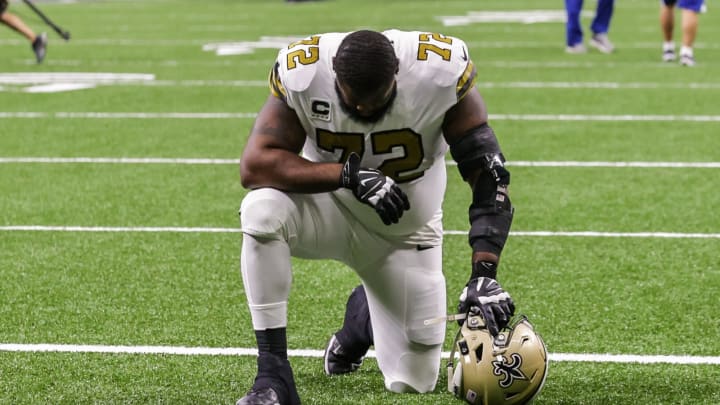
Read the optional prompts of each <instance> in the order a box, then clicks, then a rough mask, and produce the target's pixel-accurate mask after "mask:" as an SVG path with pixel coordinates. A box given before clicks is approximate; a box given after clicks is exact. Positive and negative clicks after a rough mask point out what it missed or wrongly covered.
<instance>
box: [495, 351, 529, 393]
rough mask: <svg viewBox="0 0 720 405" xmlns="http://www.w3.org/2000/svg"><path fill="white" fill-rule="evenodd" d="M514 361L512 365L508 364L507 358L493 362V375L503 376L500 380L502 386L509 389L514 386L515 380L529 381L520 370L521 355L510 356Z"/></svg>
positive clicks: (503, 357)
mask: <svg viewBox="0 0 720 405" xmlns="http://www.w3.org/2000/svg"><path fill="white" fill-rule="evenodd" d="M510 358H511V359H512V362H511V363H508V362H506V359H505V356H502V360H495V361H493V362H492V365H493V374H494V375H496V376H500V375H502V376H503V378H502V379H501V380H500V386H501V387H502V388H507V387H509V386H511V385H512V384H513V382H514V381H515V380H527V379H528V378H527V377H526V376H525V374H523V372H522V370H520V366H522V357H520V355H519V354H517V353H513V354H512V355H510Z"/></svg>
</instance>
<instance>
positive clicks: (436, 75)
mask: <svg viewBox="0 0 720 405" xmlns="http://www.w3.org/2000/svg"><path fill="white" fill-rule="evenodd" d="M384 34H385V35H386V36H387V37H388V38H390V40H391V41H392V42H393V44H394V46H395V52H396V54H397V56H398V58H399V59H400V71H401V72H403V71H405V72H406V73H407V74H411V75H413V76H414V77H417V78H418V79H419V80H423V79H427V80H431V81H432V82H434V83H435V84H436V85H438V86H440V87H449V86H452V85H455V86H456V87H457V93H458V98H462V96H464V95H465V93H466V92H467V90H468V89H469V88H471V86H472V85H473V84H474V81H475V74H476V72H475V66H474V65H473V63H472V61H471V60H470V56H469V53H468V49H467V45H466V44H465V42H464V41H463V40H461V39H459V38H455V37H451V36H446V35H442V34H438V33H432V32H418V31H399V30H388V31H385V32H384ZM403 65H405V66H403Z"/></svg>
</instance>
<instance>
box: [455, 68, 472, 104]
mask: <svg viewBox="0 0 720 405" xmlns="http://www.w3.org/2000/svg"><path fill="white" fill-rule="evenodd" d="M476 76H477V70H475V64H474V63H473V62H472V61H468V64H467V67H465V71H464V72H463V74H462V76H460V78H459V79H458V82H457V86H455V93H456V94H457V98H458V100H460V99H462V98H463V97H465V95H466V94H467V92H468V91H470V89H472V88H473V86H474V85H475V78H476Z"/></svg>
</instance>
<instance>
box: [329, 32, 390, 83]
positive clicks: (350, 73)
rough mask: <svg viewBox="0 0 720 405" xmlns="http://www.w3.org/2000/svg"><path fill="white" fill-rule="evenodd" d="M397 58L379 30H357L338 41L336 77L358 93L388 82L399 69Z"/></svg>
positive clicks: (335, 63) (334, 66) (335, 62)
mask: <svg viewBox="0 0 720 405" xmlns="http://www.w3.org/2000/svg"><path fill="white" fill-rule="evenodd" d="M398 63H399V61H398V58H397V56H395V48H393V44H392V43H391V42H390V40H389V39H388V38H387V37H386V36H385V35H383V34H382V33H379V32H376V31H369V30H360V31H355V32H353V33H350V34H348V35H347V36H346V37H345V38H344V39H343V40H342V42H341V43H340V46H339V47H338V50H337V53H336V54H335V60H334V62H333V68H334V69H335V74H336V75H337V79H338V80H339V81H340V82H342V83H343V84H344V85H347V86H348V87H350V89H351V90H352V91H353V92H355V93H358V94H367V93H368V92H372V91H375V90H376V89H378V88H379V87H385V86H387V85H389V84H390V83H391V82H392V81H393V80H394V78H395V73H397V70H398Z"/></svg>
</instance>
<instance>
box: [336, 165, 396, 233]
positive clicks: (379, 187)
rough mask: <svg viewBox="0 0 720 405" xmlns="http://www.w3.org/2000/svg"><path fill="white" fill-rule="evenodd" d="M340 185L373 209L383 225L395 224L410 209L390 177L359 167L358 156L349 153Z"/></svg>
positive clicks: (374, 170)
mask: <svg viewBox="0 0 720 405" xmlns="http://www.w3.org/2000/svg"><path fill="white" fill-rule="evenodd" d="M340 185H341V186H342V187H345V188H348V189H350V190H352V192H353V195H354V196H355V198H357V199H358V201H360V202H362V203H365V204H367V205H369V206H371V207H373V208H375V212H377V213H378V215H380V219H382V221H383V223H385V225H390V224H391V223H397V222H398V221H399V220H400V217H402V214H403V212H404V211H407V210H409V209H410V201H409V200H408V198H407V195H405V193H404V192H403V191H402V189H401V188H400V187H398V185H397V184H395V182H394V181H393V179H391V178H390V177H387V176H385V175H384V174H382V172H381V171H379V170H377V169H368V168H364V167H360V156H358V155H357V154H356V153H351V154H350V156H349V157H348V160H347V162H345V165H344V166H343V169H342V174H341V176H340Z"/></svg>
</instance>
